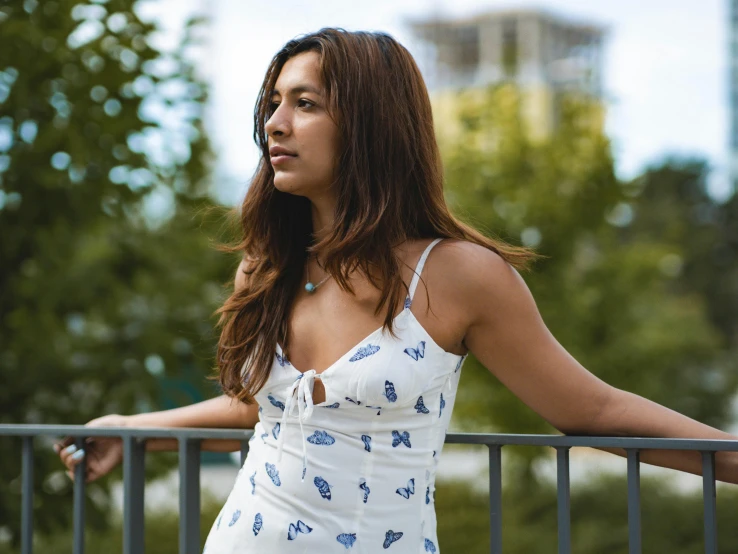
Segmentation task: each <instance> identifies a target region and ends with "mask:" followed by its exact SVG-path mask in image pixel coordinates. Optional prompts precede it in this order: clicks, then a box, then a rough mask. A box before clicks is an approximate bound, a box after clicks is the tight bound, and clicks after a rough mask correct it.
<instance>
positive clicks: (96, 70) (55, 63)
mask: <svg viewBox="0 0 738 554" xmlns="http://www.w3.org/2000/svg"><path fill="white" fill-rule="evenodd" d="M200 23H203V21H202V20H197V19H195V20H190V21H188V22H187V24H186V29H185V30H186V32H185V36H184V38H183V39H182V41H181V44H179V46H178V47H177V48H175V49H174V50H173V51H165V50H162V49H157V48H155V47H154V46H152V44H155V35H156V32H157V28H156V26H155V25H154V24H153V23H148V22H144V21H142V19H141V18H140V17H139V15H138V4H137V3H134V2H132V1H128V0H107V1H106V0H98V1H95V2H91V3H83V2H80V1H76V0H57V1H53V0H46V1H44V2H37V1H35V0H25V1H23V2H20V1H17V2H11V3H6V4H4V5H3V6H2V7H0V236H2V241H1V242H0V314H1V315H2V318H0V379H1V380H2V382H1V383H0V405H2V413H1V414H0V421H2V422H3V423H56V424H60V423H64V424H73V423H76V424H81V423H84V422H86V421H88V420H89V419H91V418H93V417H97V416H100V415H103V414H105V413H115V412H118V413H132V412H136V411H146V410H148V409H151V408H155V407H156V406H157V405H161V404H162V403H168V404H169V405H168V406H167V407H171V405H172V404H185V403H189V402H192V401H195V400H199V399H201V398H203V397H204V396H210V395H213V393H214V392H215V391H214V388H213V386H212V384H206V382H205V380H204V376H205V375H206V374H208V373H210V369H211V367H212V362H213V354H214V345H215V340H216V337H215V335H214V333H213V325H212V324H213V322H214V321H209V318H210V317H211V315H212V312H213V311H214V310H215V309H216V307H217V306H218V305H219V304H220V303H221V301H222V299H223V296H224V294H225V292H226V291H225V290H224V289H223V283H230V282H231V281H232V275H233V272H234V271H235V267H236V264H237V261H238V260H232V259H227V258H226V257H225V256H222V255H221V254H219V253H218V252H216V251H215V250H214V249H213V248H212V247H211V245H210V242H209V241H210V240H212V238H213V237H214V236H215V235H218V234H219V232H220V228H219V225H221V224H222V219H220V218H218V217H217V216H216V217H210V218H208V217H205V218H203V217H202V213H203V211H204V210H205V211H207V210H208V208H210V207H213V205H212V203H211V201H210V200H209V199H208V197H207V196H206V193H207V191H208V188H207V187H208V182H207V179H206V176H207V167H206V165H205V164H206V163H207V157H208V154H209V152H210V151H209V145H208V141H207V139H206V137H205V134H204V132H203V126H202V108H203V103H204V101H205V98H206V89H205V86H204V83H203V82H201V80H200V79H199V78H198V77H197V76H196V75H195V73H194V70H193V63H192V60H191V59H190V58H189V57H188V49H189V48H191V47H192V46H194V45H196V41H197V34H196V32H197V30H198V28H199V24H200ZM208 213H211V212H208ZM228 238H230V237H225V239H228ZM225 239H224V240H225ZM166 380H170V381H173V382H175V383H176V382H179V381H184V382H186V383H189V385H190V388H189V389H188V390H189V392H187V390H186V389H185V388H183V387H182V386H179V387H176V390H177V391H179V393H176V394H170V395H169V398H168V399H166V398H162V397H161V391H162V390H163V388H162V383H163V382H166ZM170 389H171V387H170ZM177 394H179V396H177ZM183 396H184V398H183ZM37 443H38V444H37V447H38V448H37V458H36V464H37V465H36V471H35V478H36V481H37V483H36V485H37V491H38V496H37V497H36V505H35V528H36V530H38V531H40V532H48V531H50V530H52V529H53V528H66V527H68V526H69V521H70V517H71V514H70V510H69V509H68V507H69V505H70V494H71V486H70V481H69V479H68V478H67V477H66V476H65V475H64V474H63V472H62V471H61V469H62V466H61V464H60V462H59V460H58V458H57V457H56V456H55V455H54V454H53V452H52V451H51V441H50V440H49V441H47V440H38V441H37ZM17 447H18V444H17V443H16V442H14V441H10V440H8V439H2V440H0V449H1V450H2V451H3V452H5V455H3V456H2V457H0V525H2V526H7V527H5V528H4V529H3V530H2V531H3V535H4V536H8V533H9V534H10V537H11V538H12V539H13V540H16V539H17V537H18V535H17V530H18V527H19V512H20V495H19V492H20V491H19V488H20V485H19V482H20V479H19V475H20V452H19V451H18V450H17ZM13 452H15V453H14V454H13ZM159 458H160V457H159ZM150 469H151V468H150ZM89 492H90V495H89V496H90V498H92V499H94V500H95V502H94V503H92V504H91V505H90V509H89V510H88V521H89V523H90V524H91V525H92V526H93V527H95V526H103V525H105V517H104V514H105V513H106V512H105V508H106V506H107V504H108V503H109V494H108V488H107V482H106V481H105V480H103V481H101V482H100V483H94V484H92V485H91V486H90V491H89Z"/></svg>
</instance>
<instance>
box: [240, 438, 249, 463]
mask: <svg viewBox="0 0 738 554" xmlns="http://www.w3.org/2000/svg"><path fill="white" fill-rule="evenodd" d="M248 455H249V441H248V440H243V441H241V466H242V467H243V464H244V462H245V461H246V456H248Z"/></svg>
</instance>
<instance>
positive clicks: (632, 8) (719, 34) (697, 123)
mask: <svg viewBox="0 0 738 554" xmlns="http://www.w3.org/2000/svg"><path fill="white" fill-rule="evenodd" d="M510 7H541V8H544V9H547V10H549V11H553V12H554V13H557V14H560V15H562V16H565V17H570V18H572V19H574V20H582V21H591V22H593V23H598V24H602V25H605V26H606V27H607V28H608V32H607V38H606V40H605V56H604V79H603V84H604V90H605V99H606V104H607V109H608V112H607V113H608V115H607V132H608V135H609V136H610V138H611V139H612V141H613V153H614V156H615V160H616V170H617V173H618V175H619V176H620V177H621V178H629V177H632V176H634V175H636V174H638V173H639V172H640V171H641V170H642V169H643V168H644V167H645V166H646V165H647V164H649V163H654V162H657V161H658V160H660V159H662V158H663V156H664V155H666V154H670V153H676V154H695V155H702V156H705V157H707V158H708V159H709V160H710V162H711V164H712V165H713V166H714V167H715V168H716V170H715V171H714V172H713V175H712V178H711V182H710V187H711V190H712V191H713V192H714V194H715V195H716V196H718V197H720V196H724V195H725V193H726V192H727V190H728V189H727V186H726V185H725V184H724V183H725V180H724V177H723V175H724V173H723V167H724V166H725V163H726V159H727V144H728V120H729V118H728V115H729V112H728V104H727V100H728V92H727V83H728V80H727V78H728V58H727V54H728V34H727V0H700V1H697V0H647V1H644V0H598V1H592V0H539V1H536V2H532V1H526V0H518V1H514V2H512V1H502V0H484V1H482V0H453V2H452V1H450V0H372V1H371V2H359V3H349V2H345V0H340V1H338V0H311V1H306V0H280V1H279V2H271V3H258V4H257V3H256V2H252V1H249V0H150V1H149V2H147V3H146V5H145V7H143V8H142V9H141V10H140V12H142V16H143V15H144V14H145V15H146V16H152V17H156V18H157V19H159V20H160V21H161V22H162V24H163V25H164V26H165V27H166V29H167V31H166V32H165V33H162V35H161V37H160V41H161V44H162V45H164V44H166V43H167V42H170V43H171V41H173V40H175V37H176V35H177V30H178V28H179V25H180V24H181V21H182V18H183V17H184V15H185V14H186V13H191V12H193V11H206V12H207V13H208V14H209V15H210V16H211V17H212V18H213V25H212V28H211V31H210V33H209V35H208V36H207V39H208V46H207V47H206V49H205V51H203V52H202V53H201V54H200V70H201V72H202V75H203V76H204V77H205V78H206V79H207V80H208V81H209V82H210V83H211V100H210V105H209V107H208V112H207V122H206V124H207V127H208V129H209V131H210V134H211V138H212V140H213V147H214V149H215V152H216V154H217V156H218V166H217V172H218V175H219V182H220V184H219V188H218V192H217V195H218V197H219V198H220V199H221V200H222V201H225V202H228V203H235V202H237V201H239V200H240V198H241V197H242V196H243V194H244V193H245V190H246V188H247V186H248V180H249V178H250V176H251V174H252V173H253V171H254V168H255V165H256V161H257V157H258V151H257V148H256V145H255V144H254V142H253V139H252V131H253V125H252V119H253V107H254V103H255V101H256V95H257V93H258V89H259V86H260V84H261V81H262V79H263V76H264V73H265V70H266V67H267V65H268V63H269V60H270V59H271V58H272V56H273V55H274V54H275V53H276V52H277V51H278V50H279V48H280V47H281V46H282V45H283V44H284V43H285V42H287V41H288V40H290V39H292V38H294V37H296V36H298V35H300V34H303V33H307V32H311V31H314V30H317V29H319V28H320V27H327V26H337V27H343V28H345V29H348V30H381V31H385V32H388V33H390V34H391V35H392V36H394V37H395V38H396V39H397V40H399V41H400V42H401V43H402V44H404V45H405V46H406V47H407V48H408V50H410V52H411V53H417V52H419V51H420V49H419V45H418V44H417V42H416V41H415V40H414V38H413V36H412V35H411V33H410V32H409V30H408V29H407V28H406V26H405V24H404V20H405V19H406V18H418V17H425V16H427V15H429V14H431V13H434V14H439V15H447V16H465V15H471V14H475V13H479V12H483V11H485V10H487V9H498V8H510Z"/></svg>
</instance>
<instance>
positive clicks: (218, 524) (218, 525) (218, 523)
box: [215, 512, 223, 529]
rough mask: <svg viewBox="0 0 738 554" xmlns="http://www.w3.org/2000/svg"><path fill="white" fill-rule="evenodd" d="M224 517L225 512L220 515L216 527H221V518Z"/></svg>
mask: <svg viewBox="0 0 738 554" xmlns="http://www.w3.org/2000/svg"><path fill="white" fill-rule="evenodd" d="M221 519H223V512H221V513H220V515H219V516H218V522H217V523H216V524H215V528H216V529H220V520H221Z"/></svg>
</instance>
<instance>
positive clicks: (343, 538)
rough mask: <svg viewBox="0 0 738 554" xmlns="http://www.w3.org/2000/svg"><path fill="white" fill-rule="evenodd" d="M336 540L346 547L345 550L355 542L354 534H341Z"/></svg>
mask: <svg viewBox="0 0 738 554" xmlns="http://www.w3.org/2000/svg"><path fill="white" fill-rule="evenodd" d="M336 540H337V541H338V542H340V543H341V544H342V545H343V546H345V547H346V550H348V549H349V548H351V547H352V546H354V543H355V542H356V533H341V534H340V535H338V536H337V537H336Z"/></svg>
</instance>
